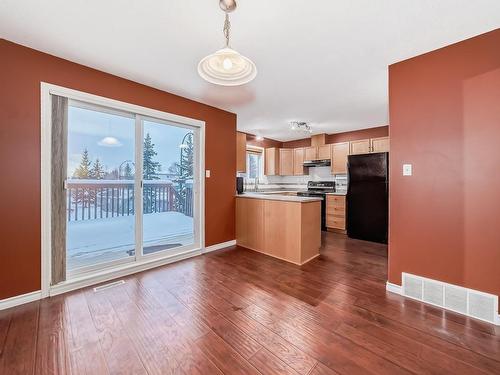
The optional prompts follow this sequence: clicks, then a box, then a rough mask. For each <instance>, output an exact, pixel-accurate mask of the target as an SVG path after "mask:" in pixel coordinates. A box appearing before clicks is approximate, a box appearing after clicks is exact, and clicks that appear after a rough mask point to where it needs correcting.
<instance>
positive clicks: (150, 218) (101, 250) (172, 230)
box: [66, 211, 193, 269]
mask: <svg viewBox="0 0 500 375" xmlns="http://www.w3.org/2000/svg"><path fill="white" fill-rule="evenodd" d="M67 226H68V227H67V239H66V246H67V260H68V268H69V269H72V268H75V267H81V266H82V265H89V264H95V263H100V262H102V261H108V260H113V259H120V258H123V257H126V256H128V254H127V251H130V250H133V249H134V247H135V233H134V231H135V215H130V216H118V217H108V218H102V219H95V220H83V221H70V222H68V223H67ZM143 231H144V233H143V237H144V238H143V246H144V247H150V246H159V245H168V244H175V243H182V244H183V245H186V244H189V243H193V218H192V217H189V216H186V215H184V214H182V213H180V212H174V211H171V212H161V213H154V214H146V215H144V222H143Z"/></svg>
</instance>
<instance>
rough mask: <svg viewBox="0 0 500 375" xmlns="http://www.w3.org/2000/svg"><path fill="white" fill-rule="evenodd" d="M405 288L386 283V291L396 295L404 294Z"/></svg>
mask: <svg viewBox="0 0 500 375" xmlns="http://www.w3.org/2000/svg"><path fill="white" fill-rule="evenodd" d="M402 289H403V288H402V287H401V286H400V285H397V284H393V283H390V282H389V281H387V282H386V284H385V290H387V291H388V292H391V293H396V294H399V295H402V294H403V290H402Z"/></svg>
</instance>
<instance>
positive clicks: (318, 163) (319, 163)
mask: <svg viewBox="0 0 500 375" xmlns="http://www.w3.org/2000/svg"><path fill="white" fill-rule="evenodd" d="M330 164H331V162H330V159H319V160H306V161H304V167H329V166H330Z"/></svg>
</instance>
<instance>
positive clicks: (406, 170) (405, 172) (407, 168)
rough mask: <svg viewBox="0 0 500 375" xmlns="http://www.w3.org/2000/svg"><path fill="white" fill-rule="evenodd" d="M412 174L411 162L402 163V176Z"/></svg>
mask: <svg viewBox="0 0 500 375" xmlns="http://www.w3.org/2000/svg"><path fill="white" fill-rule="evenodd" d="M412 174H413V171H412V165H411V164H403V176H411V175H412Z"/></svg>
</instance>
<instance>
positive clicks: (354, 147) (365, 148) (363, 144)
mask: <svg viewBox="0 0 500 375" xmlns="http://www.w3.org/2000/svg"><path fill="white" fill-rule="evenodd" d="M370 149H371V147H370V140H369V139H360V140H359V141H351V155H357V154H368V153H370Z"/></svg>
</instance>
